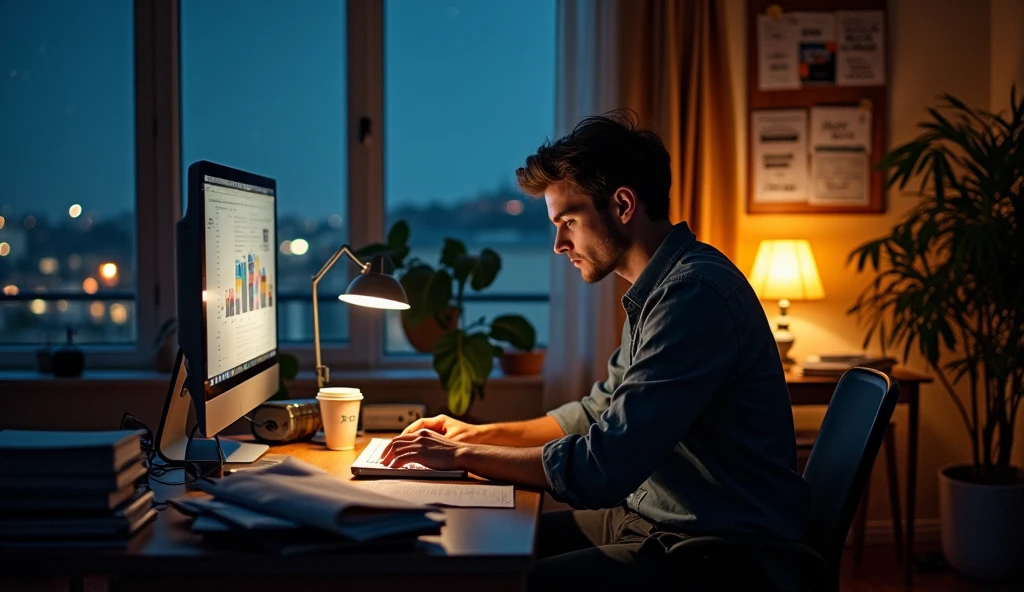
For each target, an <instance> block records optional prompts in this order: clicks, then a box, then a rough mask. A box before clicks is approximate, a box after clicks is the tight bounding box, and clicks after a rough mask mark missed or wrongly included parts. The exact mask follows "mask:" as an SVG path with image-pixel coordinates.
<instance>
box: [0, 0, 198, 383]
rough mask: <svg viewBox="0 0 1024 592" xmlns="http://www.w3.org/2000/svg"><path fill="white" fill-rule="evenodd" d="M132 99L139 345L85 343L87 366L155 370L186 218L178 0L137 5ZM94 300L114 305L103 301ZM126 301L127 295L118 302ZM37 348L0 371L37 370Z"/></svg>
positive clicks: (17, 349) (141, 0) (15, 351)
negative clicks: (178, 226) (177, 241)
mask: <svg viewBox="0 0 1024 592" xmlns="http://www.w3.org/2000/svg"><path fill="white" fill-rule="evenodd" d="M133 4H134V6H133V11H134V15H133V25H134V30H133V36H134V57H135V63H134V69H133V74H134V82H135V84H134V86H135V91H134V98H135V253H134V256H135V273H136V285H135V290H134V294H135V295H134V298H133V299H132V303H133V306H134V308H135V323H136V325H135V329H136V341H135V343H134V344H125V345H87V346H86V345H83V346H82V349H83V350H84V351H85V353H86V357H87V362H86V364H87V366H88V367H89V368H129V369H140V368H152V367H155V363H156V362H155V360H154V354H155V353H156V351H157V349H158V347H159V346H158V345H151V344H154V342H155V339H156V337H157V332H158V330H159V327H160V324H161V323H162V322H163V321H164V320H166V319H168V318H170V317H173V316H175V315H176V314H177V312H176V306H175V294H174V291H175V289H174V286H175V277H174V224H173V222H172V223H166V221H175V220H178V219H179V218H180V217H181V207H180V205H179V204H180V199H178V198H179V197H180V195H181V189H180V179H179V178H178V174H177V173H176V172H175V171H177V170H178V168H177V167H178V165H179V162H180V160H179V158H180V153H179V150H178V149H177V146H178V140H179V137H180V136H179V134H178V133H177V123H178V79H177V71H178V52H177V44H178V22H177V18H176V15H177V10H178V0H168V1H167V2H149V1H147V0H135V2H134V3H133ZM36 298H41V299H43V300H56V299H59V298H60V295H58V294H53V295H48V294H19V295H17V296H15V297H8V296H0V299H2V300H5V301H16V300H32V299H36ZM88 299H89V300H97V299H98V300H104V299H106V300H110V299H112V298H110V297H107V298H104V297H103V296H99V298H97V297H89V298H88ZM113 299H116V300H123V298H113ZM36 349H38V346H35V345H27V346H26V345H5V346H0V360H2V362H0V367H5V368H32V367H35V363H36V360H35V351H36Z"/></svg>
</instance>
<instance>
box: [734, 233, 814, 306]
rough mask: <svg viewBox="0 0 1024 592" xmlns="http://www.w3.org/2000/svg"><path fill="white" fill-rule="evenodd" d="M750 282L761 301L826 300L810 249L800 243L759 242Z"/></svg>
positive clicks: (792, 241)
mask: <svg viewBox="0 0 1024 592" xmlns="http://www.w3.org/2000/svg"><path fill="white" fill-rule="evenodd" d="M749 279H750V285H752V286H753V287H754V292H756V293H757V297H758V298H760V299H762V300H783V299H785V300H820V299H822V298H824V297H825V289H824V288H823V287H822V285H821V278H820V277H819V276H818V266H817V265H816V264H815V262H814V253H812V252H811V245H810V243H808V242H807V241H806V240H802V239H781V240H780V239H774V240H763V241H761V244H760V245H759V246H758V247H757V256H756V257H755V258H754V269H753V271H751V272H750V278H749Z"/></svg>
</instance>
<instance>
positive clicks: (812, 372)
mask: <svg viewBox="0 0 1024 592" xmlns="http://www.w3.org/2000/svg"><path fill="white" fill-rule="evenodd" d="M895 365H896V359H895V358H889V357H884V356H870V355H867V354H833V355H811V356H807V359H806V360H804V361H803V362H800V364H798V365H797V367H796V368H795V370H796V372H797V373H798V374H800V375H801V376H832V377H837V376H842V375H843V374H844V373H845V372H846V371H847V370H849V369H850V368H853V367H855V366H859V367H861V368H872V369H875V370H880V371H882V372H885V373H886V374H892V369H893V367H894V366H895Z"/></svg>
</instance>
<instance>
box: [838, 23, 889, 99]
mask: <svg viewBox="0 0 1024 592" xmlns="http://www.w3.org/2000/svg"><path fill="white" fill-rule="evenodd" d="M835 14H836V20H835V22H836V37H837V40H838V45H837V48H836V84H838V85H840V86H880V85H883V84H885V15H884V13H883V12H882V11H881V10H851V11H839V12H836V13H835Z"/></svg>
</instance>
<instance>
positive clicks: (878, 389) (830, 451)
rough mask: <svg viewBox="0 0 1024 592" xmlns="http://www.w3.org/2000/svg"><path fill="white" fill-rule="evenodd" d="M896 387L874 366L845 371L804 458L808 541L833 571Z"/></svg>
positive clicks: (892, 406)
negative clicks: (805, 462)
mask: <svg viewBox="0 0 1024 592" xmlns="http://www.w3.org/2000/svg"><path fill="white" fill-rule="evenodd" d="M899 391H900V389H899V385H898V384H897V383H896V381H895V380H893V379H891V378H889V377H888V376H886V375H885V374H884V373H882V372H879V371H878V370H873V369H870V368H859V367H858V368H851V369H850V370H848V371H846V373H844V374H843V376H842V377H841V378H840V379H839V384H837V385H836V390H835V392H834V393H833V395H832V400H831V401H830V402H829V405H828V410H827V411H826V412H825V418H824V419H823V420H822V422H821V429H820V430H819V431H818V436H817V438H816V439H815V441H814V447H813V448H811V454H810V456H809V457H808V458H807V465H806V466H805V467H804V473H803V475H804V479H805V480H806V481H807V483H808V484H809V485H810V489H811V504H810V512H809V515H808V539H809V541H808V542H809V543H810V545H811V546H812V547H814V548H815V549H816V550H817V551H818V552H819V553H821V555H822V556H823V557H824V558H825V560H826V561H828V562H829V563H830V564H831V565H832V566H834V567H835V568H836V569H837V570H838V567H839V561H840V559H841V558H842V553H843V547H844V546H845V544H846V536H847V534H848V533H849V531H850V526H851V525H852V524H853V516H854V513H855V512H856V511H857V506H858V504H859V503H860V498H861V496H862V495H863V494H864V487H865V485H866V483H867V479H868V475H869V473H870V471H871V467H872V465H873V464H874V462H875V457H876V456H877V455H878V450H879V448H881V446H882V439H883V438H884V437H885V431H886V428H887V427H888V425H889V420H890V419H892V413H893V411H894V410H895V409H896V401H897V400H898V399H899V395H900V392H899Z"/></svg>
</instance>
